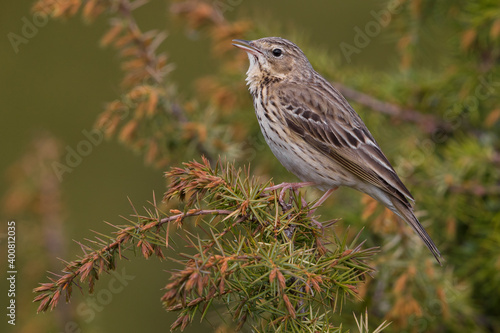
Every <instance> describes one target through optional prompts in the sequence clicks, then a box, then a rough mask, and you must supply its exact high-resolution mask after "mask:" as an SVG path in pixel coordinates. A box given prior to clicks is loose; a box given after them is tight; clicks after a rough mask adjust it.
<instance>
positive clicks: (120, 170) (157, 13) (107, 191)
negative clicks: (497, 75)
mask: <svg viewBox="0 0 500 333" xmlns="http://www.w3.org/2000/svg"><path fill="white" fill-rule="evenodd" d="M32 4H33V3H32V2H31V1H26V0H24V1H10V2H5V3H4V4H3V8H2V10H1V11H0V29H1V30H0V31H1V33H0V35H1V36H3V37H2V39H1V42H0V43H1V44H0V45H1V46H0V78H1V79H0V100H1V101H2V105H1V108H2V110H1V122H0V124H1V133H2V140H1V141H0V145H1V151H2V158H1V159H0V173H1V174H3V175H5V171H6V168H7V167H8V166H9V165H11V164H12V163H13V162H14V161H15V160H17V159H18V158H20V157H21V155H22V154H23V152H24V151H25V149H26V148H27V146H28V144H29V142H30V141H31V140H32V138H33V137H34V134H36V133H37V132H39V131H40V130H48V131H50V132H51V133H53V134H54V135H55V136H56V137H57V138H58V139H60V140H61V141H62V142H63V144H64V145H68V146H69V147H72V148H75V147H76V145H77V144H78V142H80V141H81V140H82V139H85V137H84V136H83V134H82V131H83V130H90V129H91V128H92V126H93V124H94V122H95V119H96V115H97V114H98V113H100V112H101V111H102V109H103V105H104V103H105V102H108V101H111V100H113V99H114V98H116V95H117V94H118V93H119V87H118V85H119V80H120V77H121V76H120V71H119V66H118V64H119V63H118V59H117V58H116V56H115V52H114V50H112V49H111V48H107V49H103V48H100V47H99V46H98V40H99V39H100V38H101V36H102V33H103V31H104V30H105V29H106V27H107V26H108V23H107V21H106V20H105V19H104V18H99V19H98V20H97V21H96V22H95V23H93V24H85V23H84V22H82V20H81V19H80V18H76V19H69V20H67V21H66V22H61V21H52V20H51V21H49V22H48V23H47V24H46V25H44V26H42V27H39V28H38V31H37V33H36V35H35V36H34V37H33V38H29V41H28V43H27V44H20V45H19V46H18V47H19V52H18V53H17V54H16V53H15V51H14V48H13V46H12V45H11V43H10V41H9V39H8V33H10V32H13V33H15V34H17V35H22V28H23V26H24V25H25V22H24V21H23V18H26V19H27V20H28V21H30V22H32V21H33V14H32V13H31V11H30V8H31V6H32ZM379 7H380V3H379V2H377V1H361V0H356V1H330V2H326V1H321V2H320V1H318V2H307V3H306V2H304V1H299V0H293V1H286V2H285V1H276V2H270V1H264V0H257V1H254V0H252V1H249V0H244V1H241V4H239V5H237V6H235V7H234V11H229V12H227V13H226V15H227V16H229V17H231V16H233V15H238V16H242V15H243V16H245V15H248V16H249V17H262V19H263V20H270V21H272V22H273V24H275V25H276V26H277V27H280V29H281V28H286V27H293V28H294V29H296V30H299V31H302V30H303V32H304V34H306V35H307V36H310V38H311V44H317V45H318V46H321V47H324V48H325V49H327V50H329V51H330V52H332V53H333V54H338V55H339V56H340V50H339V48H338V45H339V44H340V42H342V41H347V42H351V41H352V39H353V36H354V31H353V27H354V26H356V25H359V26H363V25H364V24H365V23H366V22H367V21H369V20H372V18H371V16H370V10H372V9H378V8H379ZM136 18H137V20H138V22H139V23H140V24H141V28H143V29H144V30H147V29H152V28H157V29H167V31H168V32H169V36H168V38H167V40H166V41H165V43H164V44H165V45H164V46H165V47H166V48H167V49H168V54H169V56H170V59H171V60H170V61H171V62H174V63H175V65H176V69H175V71H174V73H173V74H172V78H173V79H174V80H175V81H176V82H177V83H178V86H179V91H180V92H181V94H182V93H183V92H186V94H188V93H191V92H192V90H193V85H192V83H193V82H192V79H193V78H195V77H198V76H201V74H210V73H211V69H212V68H213V63H214V61H216V60H215V59H214V58H212V57H211V56H210V54H209V52H208V44H207V42H206V41H199V40H198V39H199V38H197V36H196V35H193V34H188V33H186V31H185V29H184V27H182V26H180V25H179V24H176V23H175V22H173V20H172V18H171V16H170V14H169V12H168V4H167V3H166V2H164V1H153V2H151V3H149V4H148V5H146V6H144V7H142V8H140V9H139V10H138V11H137V14H136ZM263 37H264V36H263ZM391 48H392V46H391V40H388V39H387V38H385V37H383V36H379V37H378V38H374V39H373V41H372V42H371V43H370V45H369V46H368V47H367V48H366V49H365V51H364V52H361V53H360V54H359V55H354V56H353V58H352V60H353V61H352V63H350V64H347V63H346V64H345V66H363V67H366V68H367V69H370V68H378V69H381V68H384V67H388V66H391V65H392V62H393V60H394V58H393V57H392V56H391V54H390V53H388V52H387V50H390V49H391ZM243 78H244V76H243V73H242V80H243ZM266 149H267V148H266ZM5 187H6V178H5V176H4V177H2V178H1V179H0V189H1V192H2V193H3V192H4V191H5ZM164 188H165V182H164V179H163V176H162V172H160V171H158V170H154V169H152V168H150V167H144V164H143V162H142V159H141V158H140V157H138V156H135V155H134V154H133V153H131V152H130V151H129V150H127V149H125V148H124V147H122V146H121V145H120V144H118V143H117V142H116V141H115V140H110V141H104V142H103V143H102V144H100V145H98V146H97V147H94V149H93V151H92V153H91V154H90V155H89V156H87V157H84V159H83V162H82V163H81V164H80V165H79V166H78V167H76V168H75V169H74V171H73V172H72V173H66V174H65V175H64V179H63V182H62V190H63V203H64V204H65V205H66V210H65V212H66V216H65V217H66V221H67V224H66V225H65V226H64V227H65V230H66V232H67V235H68V238H67V239H68V242H67V243H68V244H67V246H68V248H69V251H70V253H68V254H67V256H66V258H65V259H70V258H73V257H74V256H75V255H77V254H79V253H80V251H81V250H80V248H79V246H78V245H77V244H76V243H74V242H71V241H70V240H73V239H75V240H83V239H84V238H89V237H92V236H93V234H92V232H91V231H90V229H92V230H99V231H102V230H110V228H109V227H108V226H107V225H105V224H104V223H103V220H106V221H109V222H113V223H120V218H119V217H118V215H120V214H126V213H129V212H131V209H130V205H129V203H128V200H127V197H129V198H130V199H131V200H132V201H133V202H134V203H135V204H136V205H138V206H140V205H142V204H143V203H146V202H147V201H148V200H151V198H152V192H153V191H154V192H156V194H157V196H160V194H162V192H163V191H164ZM2 216H3V220H4V221H3V222H2V225H5V223H6V219H7V220H9V219H13V220H15V221H16V222H17V224H18V226H19V225H20V224H23V223H24V221H23V220H19V219H16V217H15V216H5V214H2ZM1 232H2V233H3V232H5V228H4V227H3V228H2V231H1ZM17 237H18V238H17V246H18V248H23V247H29V246H30V243H29V240H27V239H25V238H23V235H22V234H18V235H17ZM3 251H4V246H2V255H3V253H5V252H3ZM2 260H3V258H2ZM2 262H3V261H2ZM17 265H18V266H20V267H24V268H28V269H27V270H28V271H29V266H31V265H37V264H36V263H33V262H31V261H30V258H29V257H18V258H17ZM123 267H126V272H127V274H130V275H133V276H135V279H134V280H132V281H130V284H129V285H128V286H127V287H126V288H125V289H124V291H123V292H121V293H118V294H114V295H113V298H112V301H111V303H110V304H109V305H106V306H104V308H103V310H102V311H101V312H99V313H96V316H95V319H93V320H91V321H90V322H89V323H85V322H80V323H79V324H81V326H79V327H80V328H81V329H82V332H133V331H137V330H141V331H143V332H153V331H160V330H161V331H168V328H169V327H170V325H171V323H172V322H173V321H174V320H175V315H172V314H168V313H166V312H165V311H164V310H163V308H162V306H161V303H160V299H159V297H160V295H161V291H160V289H161V288H162V287H164V285H165V284H166V281H167V279H168V278H169V274H168V273H166V272H164V270H168V268H169V264H168V262H167V261H165V262H159V261H157V260H155V259H152V260H149V262H146V261H145V260H144V259H141V258H134V260H132V261H130V262H127V263H125V264H124V265H123ZM2 274H3V273H2ZM17 278H18V280H17V283H18V284H17V288H18V290H23V292H24V293H25V294H26V292H27V291H30V290H31V289H33V288H34V287H36V285H33V284H30V283H26V280H29V281H30V282H31V281H33V280H35V281H37V280H36V278H35V279H33V278H30V279H27V278H26V277H25V276H23V275H18V276H17ZM38 280H40V281H42V280H45V278H44V277H43V276H42V277H40V279H38ZM104 280H106V279H104ZM108 280H109V279H108ZM106 285H107V282H106V281H101V282H100V283H99V284H98V286H97V290H99V286H101V287H102V286H106ZM0 286H1V289H0V290H2V300H3V301H2V304H3V306H2V308H4V309H5V307H4V306H5V305H6V295H5V293H4V292H3V291H4V290H6V286H7V285H6V283H5V279H2V280H1V282H0ZM74 295H75V296H74V298H73V299H72V301H71V306H75V307H76V306H78V305H79V304H81V302H84V301H85V300H86V299H87V298H88V297H89V296H88V295H87V294H86V293H85V295H82V294H80V293H79V292H78V291H77V290H75V291H74ZM28 296H34V294H31V295H29V293H28ZM18 306H21V307H22V308H18V313H17V321H18V323H19V325H18V327H23V325H22V323H23V322H24V321H26V320H27V319H28V318H26V316H41V317H49V316H52V315H53V314H51V313H43V314H38V315H36V314H35V313H36V307H37V304H33V303H30V300H29V299H24V301H22V302H21V300H19V299H18ZM26 307H27V308H26ZM87 318H88V317H86V316H84V317H83V318H80V319H83V320H85V319H87ZM77 319H78V318H77ZM0 327H2V331H4V328H5V329H7V331H16V329H15V328H14V329H13V328H12V327H11V326H10V325H7V323H6V320H5V317H4V319H2V322H1V323H0ZM25 329H27V328H26V327H25ZM198 330H199V327H198V326H197V325H192V326H190V327H189V328H188V331H190V332H196V331H198ZM31 331H33V332H37V329H36V327H32V330H31ZM69 331H71V330H69Z"/></svg>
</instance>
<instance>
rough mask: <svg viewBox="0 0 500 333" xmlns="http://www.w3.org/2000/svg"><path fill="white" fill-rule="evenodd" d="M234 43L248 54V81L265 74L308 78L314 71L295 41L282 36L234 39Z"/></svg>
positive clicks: (278, 76) (250, 81)
mask: <svg viewBox="0 0 500 333" xmlns="http://www.w3.org/2000/svg"><path fill="white" fill-rule="evenodd" d="M233 45H234V46H236V47H239V48H240V49H242V50H244V51H245V52H246V53H247V54H248V59H249V60H250V67H249V68H248V71H247V75H248V78H247V81H248V82H249V83H250V84H252V83H253V82H255V81H259V80H260V79H262V78H263V77H264V76H268V77H271V78H278V79H284V78H294V79H296V80H300V79H301V78H305V79H307V78H308V77H309V75H310V74H311V72H312V71H313V69H312V66H311V64H310V63H309V60H307V58H306V56H305V55H304V53H303V52H302V50H301V49H299V47H298V46H297V45H295V44H294V43H292V42H290V41H288V40H286V39H283V38H280V37H266V38H261V39H257V40H252V41H246V40H241V39H234V40H233Z"/></svg>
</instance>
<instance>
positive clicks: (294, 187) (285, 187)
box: [264, 182, 314, 207]
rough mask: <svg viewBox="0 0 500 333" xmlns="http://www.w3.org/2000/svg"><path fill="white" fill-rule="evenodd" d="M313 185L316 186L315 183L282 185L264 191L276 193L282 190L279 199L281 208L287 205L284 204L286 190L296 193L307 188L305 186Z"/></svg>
mask: <svg viewBox="0 0 500 333" xmlns="http://www.w3.org/2000/svg"><path fill="white" fill-rule="evenodd" d="M311 185H314V183H313V182H302V183H281V184H278V185H274V186H270V187H266V188H265V189H264V191H274V190H277V189H281V191H280V194H279V197H278V201H279V203H280V205H281V207H286V206H287V205H286V204H285V202H284V197H285V192H286V190H293V191H296V190H298V189H299V188H302V187H305V186H311ZM303 202H304V201H303Z"/></svg>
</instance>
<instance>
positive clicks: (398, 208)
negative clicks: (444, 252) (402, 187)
mask: <svg viewBox="0 0 500 333" xmlns="http://www.w3.org/2000/svg"><path fill="white" fill-rule="evenodd" d="M391 201H392V204H393V206H394V208H395V210H393V211H394V213H396V214H397V215H399V216H400V217H401V218H402V219H403V220H405V221H406V222H407V223H408V224H409V225H410V226H411V227H412V228H413V230H415V232H416V233H417V234H418V235H419V236H420V238H422V240H423V241H424V243H425V245H427V247H428V248H429V250H430V251H431V252H432V254H433V255H434V258H436V260H437V262H438V263H439V265H441V266H442V265H443V264H442V263H441V253H439V250H438V248H437V246H436V244H434V242H433V241H432V239H431V237H430V236H429V234H428V233H427V231H425V229H424V227H423V226H422V224H420V222H419V221H418V219H417V218H416V217H415V215H414V214H413V210H412V208H411V207H409V206H408V205H405V204H404V203H402V202H401V201H400V200H399V199H397V198H394V197H393V198H391Z"/></svg>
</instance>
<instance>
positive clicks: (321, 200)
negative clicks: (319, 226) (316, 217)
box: [308, 187, 338, 216]
mask: <svg viewBox="0 0 500 333" xmlns="http://www.w3.org/2000/svg"><path fill="white" fill-rule="evenodd" d="M336 189H338V187H334V188H331V189H329V190H328V191H326V192H325V194H323V196H322V197H321V198H319V200H318V201H317V202H316V203H315V204H314V205H313V206H312V207H311V210H310V211H309V214H308V216H311V215H312V214H314V212H315V211H316V209H317V208H318V207H319V206H321V205H322V204H323V202H325V200H326V199H328V197H329V196H330V195H331V194H332V193H333V191H335V190H336Z"/></svg>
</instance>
